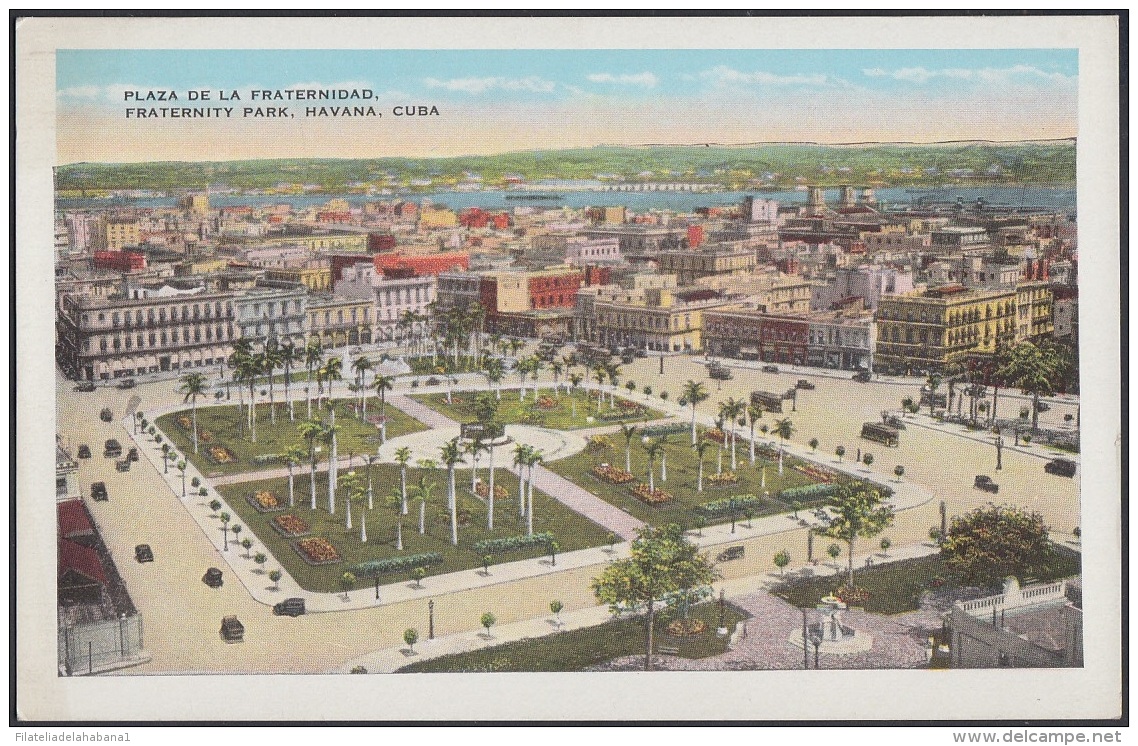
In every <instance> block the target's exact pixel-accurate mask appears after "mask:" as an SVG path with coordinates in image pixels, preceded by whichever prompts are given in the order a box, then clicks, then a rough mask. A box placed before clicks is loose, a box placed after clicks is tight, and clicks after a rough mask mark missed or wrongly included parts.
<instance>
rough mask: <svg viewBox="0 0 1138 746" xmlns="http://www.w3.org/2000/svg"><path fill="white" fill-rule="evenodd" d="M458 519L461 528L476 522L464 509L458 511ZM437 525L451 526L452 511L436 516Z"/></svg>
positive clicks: (441, 512)
mask: <svg viewBox="0 0 1138 746" xmlns="http://www.w3.org/2000/svg"><path fill="white" fill-rule="evenodd" d="M495 487H497V485H495ZM495 491H497V490H495ZM457 518H458V527H459V528H465V527H466V526H469V525H470V522H471V521H473V520H474V516H473V515H472V514H471V512H470V511H469V510H466V509H464V508H459V509H458V516H457ZM435 524H436V525H439V526H450V511H449V510H440V511H439V512H438V514H437V515H436V516H435Z"/></svg>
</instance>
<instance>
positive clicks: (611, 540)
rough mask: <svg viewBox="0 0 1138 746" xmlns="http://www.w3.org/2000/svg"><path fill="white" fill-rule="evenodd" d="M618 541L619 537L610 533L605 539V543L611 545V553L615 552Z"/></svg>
mask: <svg viewBox="0 0 1138 746" xmlns="http://www.w3.org/2000/svg"><path fill="white" fill-rule="evenodd" d="M617 540H618V539H617V535H616V534H613V533H610V534H609V535H608V536H607V537H605V543H606V544H608V545H609V552H610V553H611V552H612V551H613V547H614V546H616V542H617Z"/></svg>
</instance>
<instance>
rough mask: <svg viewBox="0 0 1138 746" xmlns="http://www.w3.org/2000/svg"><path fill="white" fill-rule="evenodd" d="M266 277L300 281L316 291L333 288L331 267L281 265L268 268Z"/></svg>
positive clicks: (268, 278)
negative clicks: (275, 267)
mask: <svg viewBox="0 0 1138 746" xmlns="http://www.w3.org/2000/svg"><path fill="white" fill-rule="evenodd" d="M265 279H266V280H273V281H278V282H299V283H300V284H302V285H304V286H305V287H306V288H308V289H309V290H312V291H314V292H328V291H329V290H331V289H332V268H331V267H281V268H277V269H266V270H265Z"/></svg>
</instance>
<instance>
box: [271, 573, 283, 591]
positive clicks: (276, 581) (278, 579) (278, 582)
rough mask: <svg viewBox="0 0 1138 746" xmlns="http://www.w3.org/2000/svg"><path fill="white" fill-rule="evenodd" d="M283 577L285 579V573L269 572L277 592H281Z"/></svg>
mask: <svg viewBox="0 0 1138 746" xmlns="http://www.w3.org/2000/svg"><path fill="white" fill-rule="evenodd" d="M282 577H284V573H282V572H281V571H280V570H269V580H271V581H273V585H274V587H276V589H277V590H280V587H281V578H282Z"/></svg>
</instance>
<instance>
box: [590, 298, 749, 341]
mask: <svg viewBox="0 0 1138 746" xmlns="http://www.w3.org/2000/svg"><path fill="white" fill-rule="evenodd" d="M728 302H729V300H728V298H727V297H726V296H725V295H724V294H723V293H721V292H720V291H718V290H711V289H705V288H698V289H685V290H680V289H674V288H647V289H645V290H644V291H643V293H642V294H640V293H637V294H635V297H629V298H628V300H625V299H617V298H611V299H608V298H606V299H604V300H602V299H601V298H598V299H597V301H596V304H595V306H594V308H595V314H596V325H595V327H594V329H595V331H594V337H595V339H594V341H596V342H600V343H602V344H608V345H619V346H627V347H639V348H646V349H649V350H657V351H667V352H680V351H684V350H687V351H694V350H699V349H701V348H702V345H703V341H702V339H701V336H700V332H701V329H702V326H703V312H704V311H706V310H707V309H709V308H718V307H720V306H723V305H726V304H727V303H728Z"/></svg>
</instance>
